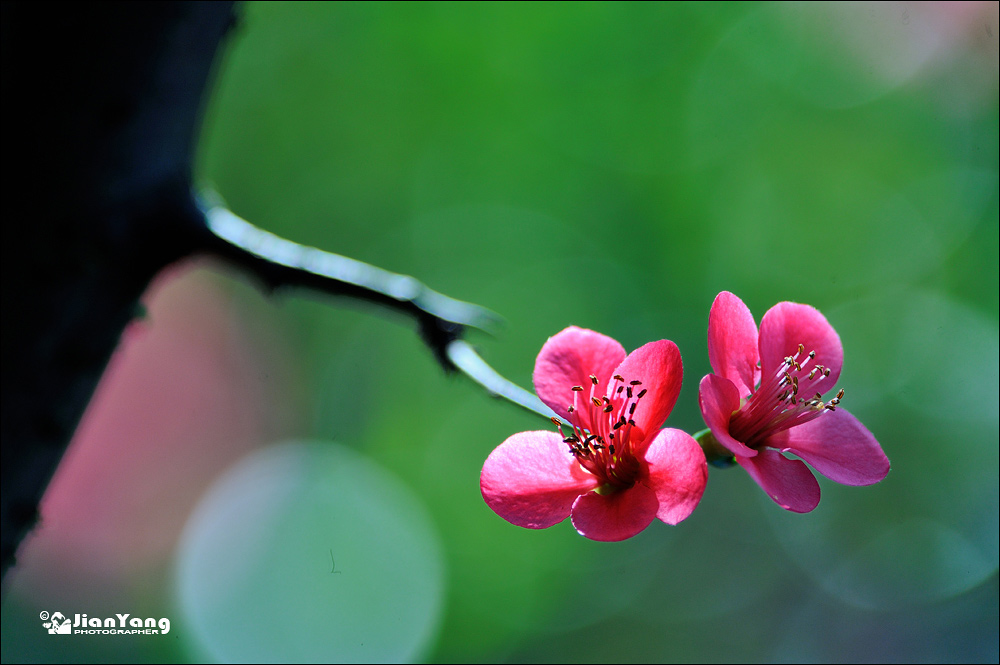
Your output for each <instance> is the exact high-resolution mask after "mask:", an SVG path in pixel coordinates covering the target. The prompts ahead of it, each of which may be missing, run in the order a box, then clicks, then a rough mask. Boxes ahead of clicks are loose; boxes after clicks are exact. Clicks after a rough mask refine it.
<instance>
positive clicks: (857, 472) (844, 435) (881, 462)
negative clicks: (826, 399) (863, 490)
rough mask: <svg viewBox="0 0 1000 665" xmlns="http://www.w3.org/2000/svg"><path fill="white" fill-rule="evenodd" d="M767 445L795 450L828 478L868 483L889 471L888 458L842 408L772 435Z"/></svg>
mask: <svg viewBox="0 0 1000 665" xmlns="http://www.w3.org/2000/svg"><path fill="white" fill-rule="evenodd" d="M767 445H769V446H774V447H775V448H782V449H785V450H788V451H790V452H793V453H795V454H796V455H798V456H799V457H801V458H802V459H804V460H805V461H806V462H808V463H809V464H811V465H812V466H813V467H814V468H815V469H816V470H817V471H819V472H820V473H822V474H823V475H824V476H826V477H827V478H829V479H830V480H833V481H836V482H838V483H842V484H844V485H871V484H873V483H877V482H878V481H880V480H882V479H883V478H885V477H886V474H888V473H889V459H888V458H887V457H886V456H885V453H884V452H882V447H881V446H880V445H879V444H878V441H876V440H875V437H874V436H872V433H871V432H869V431H868V428H866V427H865V426H864V425H862V424H861V421H859V420H858V419H857V418H855V417H854V416H852V415H851V414H850V413H848V412H847V411H845V410H843V409H837V410H836V411H830V412H827V413H824V414H823V415H822V416H820V417H819V418H816V419H815V420H811V421H809V422H807V423H805V424H804V425H799V426H798V427H793V428H791V429H789V430H786V431H784V432H781V433H780V434H778V435H777V436H774V437H771V438H770V439H768V441H767Z"/></svg>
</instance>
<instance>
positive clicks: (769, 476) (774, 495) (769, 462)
mask: <svg viewBox="0 0 1000 665" xmlns="http://www.w3.org/2000/svg"><path fill="white" fill-rule="evenodd" d="M758 452H759V453H760V454H759V455H757V456H756V457H737V458H736V461H737V462H738V463H739V465H740V466H742V467H743V468H744V469H746V472H747V473H749V474H750V477H751V478H753V479H754V480H755V481H757V484H758V485H760V487H761V489H763V490H764V491H765V492H767V495H768V496H769V497H771V499H773V500H774V502H775V503H777V504H778V505H779V506H781V507H782V508H784V509H785V510H790V511H792V512H793V513H808V512H809V511H810V510H812V509H813V508H815V507H816V506H817V505H818V504H819V483H817V482H816V477H815V476H814V475H813V474H812V471H810V470H809V467H807V466H806V465H805V464H804V463H802V462H801V461H800V460H797V459H796V460H793V459H788V458H787V457H785V456H783V455H782V454H781V453H779V452H778V451H777V450H772V449H770V448H762V449H761V450H760V451H758Z"/></svg>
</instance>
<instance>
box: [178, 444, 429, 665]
mask: <svg viewBox="0 0 1000 665" xmlns="http://www.w3.org/2000/svg"><path fill="white" fill-rule="evenodd" d="M177 561H178V564H177V592H178V598H179V605H180V609H181V613H182V616H183V619H184V623H185V624H186V628H187V630H188V631H189V634H190V635H191V636H192V637H193V642H194V648H195V649H196V650H197V651H198V652H199V653H198V655H199V656H200V657H207V658H211V659H214V660H217V661H237V662H239V661H243V662H293V661H294V662H309V661H323V662H372V661H381V662H389V661H392V662H400V661H410V660H414V659H416V658H418V657H419V656H420V655H421V654H422V652H423V651H424V650H425V649H426V647H427V646H428V645H429V644H430V643H431V641H432V638H433V637H434V635H435V632H436V629H437V626H438V623H439V618H440V614H441V608H442V599H443V589H444V566H443V563H442V554H441V548H440V544H439V541H438V537H437V534H436V531H435V529H434V527H433V525H432V523H431V520H430V518H429V516H428V515H427V513H426V512H425V510H424V509H423V507H422V503H421V501H420V500H419V498H418V497H416V496H415V495H414V494H413V493H412V492H411V491H410V490H409V489H407V488H406V487H405V486H404V485H403V484H402V483H401V482H400V481H399V480H398V479H397V478H395V477H394V476H392V475H391V474H390V473H389V472H388V471H386V470H385V469H383V468H381V467H380V466H378V465H376V464H375V463H374V462H372V461H371V460H369V459H367V458H365V457H363V456H361V455H359V454H358V453H356V452H354V451H352V450H350V449H348V448H345V447H343V446H340V445H336V444H332V443H317V442H295V443H286V444H282V445H277V446H273V447H270V448H266V449H263V450H260V451H258V452H256V453H254V454H252V455H250V456H249V457H247V458H245V459H244V460H242V461H241V462H239V463H238V464H237V465H236V466H235V467H233V468H232V469H230V470H229V471H228V472H227V473H225V474H224V475H223V476H222V477H220V478H219V479H218V480H217V481H216V482H215V484H214V485H213V487H212V488H211V489H210V490H209V492H207V493H206V495H205V496H204V497H203V498H202V500H201V502H200V503H199V505H198V507H197V509H196V510H195V511H194V513H193V514H192V516H191V518H190V520H189V521H188V524H187V526H186V528H185V531H184V534H183V537H182V539H181V542H180V546H179V551H178V556H177Z"/></svg>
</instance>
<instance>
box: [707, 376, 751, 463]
mask: <svg viewBox="0 0 1000 665" xmlns="http://www.w3.org/2000/svg"><path fill="white" fill-rule="evenodd" d="M698 405H699V406H700V407H701V415H702V417H703V418H704V419H705V424H706V425H708V428H709V429H710V430H712V436H714V437H715V440H716V441H718V442H719V443H721V444H722V445H723V446H725V447H726V448H727V449H728V450H729V452H731V453H732V454H734V455H739V456H744V457H753V456H754V455H756V454H757V451H756V450H754V449H753V448H750V447H748V446H747V445H745V444H744V443H743V442H742V441H737V440H736V439H734V438H733V437H732V436H730V434H729V419H730V418H731V417H732V415H733V412H734V411H736V410H737V409H739V408H740V393H739V391H738V390H737V388H736V385H735V384H733V382H732V381H730V380H729V379H724V378H722V377H721V376H716V375H715V374H706V375H705V377H704V378H702V380H701V385H700V386H699V387H698Z"/></svg>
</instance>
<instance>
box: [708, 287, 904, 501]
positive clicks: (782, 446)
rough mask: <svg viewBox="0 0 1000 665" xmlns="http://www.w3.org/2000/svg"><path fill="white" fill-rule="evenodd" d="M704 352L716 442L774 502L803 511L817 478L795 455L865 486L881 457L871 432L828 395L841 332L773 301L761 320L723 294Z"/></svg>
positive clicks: (877, 475)
mask: <svg viewBox="0 0 1000 665" xmlns="http://www.w3.org/2000/svg"><path fill="white" fill-rule="evenodd" d="M708 358H709V361H710V362H711V363H712V369H713V370H714V371H715V374H709V375H707V376H706V377H705V378H703V379H702V380H701V387H700V391H699V396H698V401H699V403H700V404H701V413H702V415H703V416H704V417H705V423H706V424H708V427H709V429H710V430H711V432H712V435H713V436H714V437H715V440H716V441H717V442H718V443H719V444H721V445H722V446H723V447H725V449H726V450H728V451H729V452H730V453H732V455H734V456H735V457H736V462H737V463H738V464H739V465H740V466H742V467H743V468H744V469H746V471H747V473H749V474H750V477H752V478H753V479H754V480H755V481H757V484H758V485H760V486H761V488H762V489H763V490H764V491H765V492H767V495H768V496H770V497H771V498H772V499H774V501H775V502H777V503H778V505H780V506H781V507H782V508H785V509H786V510H791V511H794V512H797V513H808V512H809V511H810V510H812V509H813V508H815V507H816V505H817V504H818V503H819V483H817V482H816V478H815V476H813V474H812V472H811V471H810V470H809V468H808V467H807V466H806V465H805V464H803V463H802V462H801V461H799V460H793V459H788V458H787V457H785V456H784V455H783V454H782V453H793V454H795V455H796V456H798V457H800V458H801V459H802V460H805V461H806V462H808V463H809V464H811V465H812V466H813V467H814V468H815V469H816V470H817V471H819V472H820V473H821V474H823V475H824V476H826V477H827V478H829V479H830V480H834V481H836V482H838V483H843V484H844V485H871V484H872V483H877V482H878V481H880V480H882V479H883V478H885V476H886V474H887V473H889V460H888V459H887V458H886V456H885V453H883V452H882V448H881V447H880V446H879V444H878V441H876V440H875V437H874V436H872V434H871V432H869V431H868V430H867V429H865V426H864V425H862V424H861V423H860V422H859V421H858V419H857V418H855V417H854V416H852V415H851V414H849V413H848V412H847V411H845V410H844V409H842V408H838V404H840V400H841V398H842V397H843V396H844V391H843V390H841V391H840V392H838V393H837V396H836V397H834V398H832V399H830V400H829V401H828V402H823V401H822V396H823V394H824V393H826V392H828V391H830V390H832V389H833V387H834V384H835V383H836V382H837V378H838V377H839V376H840V368H841V366H842V365H843V362H844V349H843V347H842V346H841V345H840V337H838V336H837V333H836V331H834V329H833V327H832V326H831V325H830V324H829V323H828V322H827V320H826V318H824V316H823V315H822V314H820V313H819V312H818V311H817V310H816V309H814V308H812V307H810V306H809V305H800V304H798V303H793V302H782V303H778V304H777V305H775V306H774V307H772V308H771V309H769V310H768V311H767V313H766V314H765V315H764V318H763V319H761V322H760V333H759V334H758V332H757V326H756V325H755V324H754V321H753V316H752V315H751V314H750V310H749V309H747V306H746V305H744V304H743V301H742V300H740V299H739V298H737V297H736V296H734V295H733V294H732V293H729V292H725V291H724V292H722V293H720V294H719V295H718V297H716V299H715V302H714V303H712V312H711V314H710V315H709V320H708Z"/></svg>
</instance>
